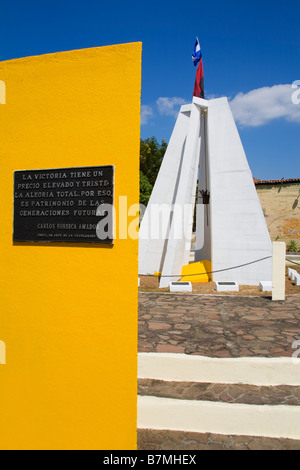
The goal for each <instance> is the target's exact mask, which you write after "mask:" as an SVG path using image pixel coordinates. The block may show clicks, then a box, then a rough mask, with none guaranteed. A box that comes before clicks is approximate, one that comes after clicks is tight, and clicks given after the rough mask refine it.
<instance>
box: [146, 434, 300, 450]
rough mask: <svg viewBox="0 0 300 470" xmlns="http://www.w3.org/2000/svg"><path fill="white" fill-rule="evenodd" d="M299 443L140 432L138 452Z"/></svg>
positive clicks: (299, 445)
mask: <svg viewBox="0 0 300 470" xmlns="http://www.w3.org/2000/svg"><path fill="white" fill-rule="evenodd" d="M299 449H300V441H297V440H293V439H283V438H280V439H276V438H269V437H255V436H224V435H218V434H211V433H205V434H200V433H192V432H181V431H154V430H150V429H139V430H138V450H160V451H161V450H299Z"/></svg>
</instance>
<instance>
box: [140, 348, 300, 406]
mask: <svg viewBox="0 0 300 470" xmlns="http://www.w3.org/2000/svg"><path fill="white" fill-rule="evenodd" d="M293 352H294V350H291V357H290V358H289V357H284V358H270V359H269V358H261V357H255V358H247V357H243V358H224V359H223V358H210V357H202V356H188V355H186V354H167V353H161V354H160V353H139V355H138V378H151V379H157V380H165V381H169V382H173V381H175V382H200V383H201V382H202V383H224V384H235V383H243V384H252V385H265V386H268V385H300V359H299V358H293V357H292V354H293ZM299 408H300V407H299Z"/></svg>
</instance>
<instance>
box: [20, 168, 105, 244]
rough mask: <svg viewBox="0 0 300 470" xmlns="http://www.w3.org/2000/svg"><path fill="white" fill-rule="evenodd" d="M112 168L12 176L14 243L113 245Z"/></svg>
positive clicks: (46, 171)
mask: <svg viewBox="0 0 300 470" xmlns="http://www.w3.org/2000/svg"><path fill="white" fill-rule="evenodd" d="M113 193H114V166H112V165H111V166H94V167H82V168H58V169H47V170H24V171H15V172H14V224H13V241H15V242H65V243H69V242H74V243H106V244H112V243H113Z"/></svg>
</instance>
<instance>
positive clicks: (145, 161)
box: [140, 137, 167, 186]
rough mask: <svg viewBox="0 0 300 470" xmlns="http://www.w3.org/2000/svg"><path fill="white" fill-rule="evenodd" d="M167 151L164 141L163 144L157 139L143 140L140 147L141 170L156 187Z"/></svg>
mask: <svg viewBox="0 0 300 470" xmlns="http://www.w3.org/2000/svg"><path fill="white" fill-rule="evenodd" d="M166 150H167V143H166V141H165V140H164V139H163V140H162V142H161V144H159V143H158V142H157V139H156V137H150V138H147V139H145V140H142V139H141V145H140V170H141V172H142V173H143V174H144V175H145V176H146V177H147V179H148V181H149V183H150V184H151V185H152V186H154V183H155V181H156V178H157V175H158V172H159V169H160V165H161V163H162V160H163V158H164V154H165V152H166Z"/></svg>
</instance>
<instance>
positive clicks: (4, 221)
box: [0, 43, 141, 449]
mask: <svg viewBox="0 0 300 470" xmlns="http://www.w3.org/2000/svg"><path fill="white" fill-rule="evenodd" d="M140 68H141V44H140V43H133V44H123V45H117V46H108V47H101V48H92V49H85V50H78V51H71V52H60V53H55V54H47V55H44V56H38V57H29V58H24V59H18V60H12V61H6V62H2V63H0V80H2V81H4V82H5V85H6V104H3V105H0V158H1V172H0V191H1V231H0V256H1V268H0V269H1V271H0V272H1V279H0V296H1V312H0V340H1V341H4V343H5V348H6V364H5V365H3V364H0V448H1V449H135V448H136V376H137V278H138V264H137V259H138V258H137V254H138V241H137V240H131V239H127V240H126V239H125V240H118V239H116V240H115V244H114V246H113V248H109V247H105V246H104V247H102V246H101V245H97V246H96V245H91V246H86V245H79V246H76V245H74V244H70V245H66V246H62V245H61V244H57V245H55V244H50V245H49V244H37V243H34V244H30V243H27V244H22V243H18V244H13V242H12V230H13V171H14V170H24V169H27V170H30V169H43V168H66V167H76V166H77V167H81V166H96V165H115V206H116V210H117V215H118V198H119V196H120V195H122V196H124V195H127V196H128V206H130V205H131V204H133V203H137V202H138V197H139V195H138V193H139V183H138V174H139V173H138V169H139V124H140V122H139V114H140V85H141V83H140V82H141V70H140ZM129 222H130V219H129Z"/></svg>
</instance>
